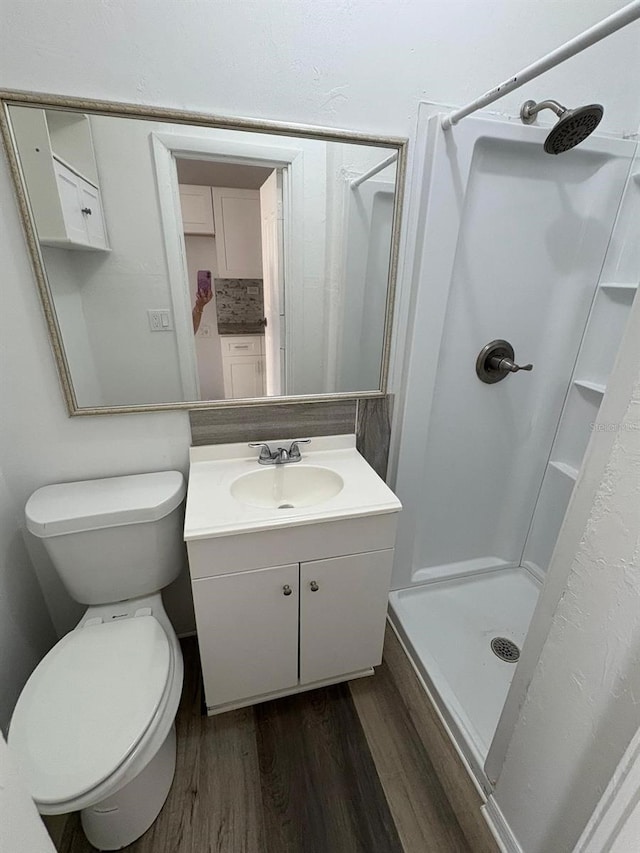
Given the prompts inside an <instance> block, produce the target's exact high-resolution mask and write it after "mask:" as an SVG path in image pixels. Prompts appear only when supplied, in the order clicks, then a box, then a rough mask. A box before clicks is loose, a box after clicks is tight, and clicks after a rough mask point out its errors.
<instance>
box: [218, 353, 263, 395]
mask: <svg viewBox="0 0 640 853" xmlns="http://www.w3.org/2000/svg"><path fill="white" fill-rule="evenodd" d="M263 364H264V356H263V355H225V356H224V357H223V359H222V373H223V377H224V395H225V397H226V399H228V400H238V399H240V398H242V397H263V396H264V378H263V377H264V369H263Z"/></svg>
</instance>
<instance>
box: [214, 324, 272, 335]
mask: <svg viewBox="0 0 640 853" xmlns="http://www.w3.org/2000/svg"><path fill="white" fill-rule="evenodd" d="M218 334H219V335H220V336H221V337H224V336H225V335H264V326H262V325H260V323H218Z"/></svg>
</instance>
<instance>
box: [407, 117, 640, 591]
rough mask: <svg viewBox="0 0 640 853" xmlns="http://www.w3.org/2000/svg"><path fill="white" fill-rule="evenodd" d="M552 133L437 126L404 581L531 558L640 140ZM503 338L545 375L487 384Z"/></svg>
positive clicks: (414, 350)
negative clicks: (549, 146)
mask: <svg viewBox="0 0 640 853" xmlns="http://www.w3.org/2000/svg"><path fill="white" fill-rule="evenodd" d="M545 135H546V131H545V130H544V129H543V128H525V127H523V126H522V125H520V124H515V123H508V122H503V121H494V120H489V119H478V118H474V119H465V121H464V122H461V124H460V125H459V126H458V127H456V128H454V129H453V130H452V131H451V132H450V133H449V134H447V135H446V136H445V135H443V134H439V133H438V134H436V140H435V152H434V156H433V160H432V165H431V169H430V171H429V187H428V203H427V204H428V207H427V212H426V222H425V230H424V239H423V242H422V244H421V245H420V247H419V255H420V257H419V258H418V259H417V262H418V269H419V274H418V275H419V280H418V282H417V284H418V297H417V302H416V310H415V319H414V323H415V326H414V338H413V341H412V344H411V356H410V366H409V375H408V385H407V394H406V400H407V402H406V408H405V414H404V423H403V429H404V435H403V445H402V447H401V451H400V457H399V465H398V478H397V483H396V487H397V491H398V493H399V495H400V497H401V499H402V500H403V503H404V504H405V507H406V508H407V510H408V512H405V513H403V515H404V519H403V520H402V521H401V531H400V535H399V539H400V543H399V545H400V547H399V548H398V549H397V550H398V560H397V565H396V568H395V573H394V588H402V587H407V586H409V585H410V584H412V583H415V582H424V581H427V580H431V579H435V578H441V577H445V576H448V575H449V576H450V575H458V574H465V573H467V572H470V571H475V570H485V569H488V568H493V567H500V566H504V567H507V566H517V565H520V563H521V561H522V556H523V549H524V547H525V542H526V539H527V534H528V531H529V528H530V525H531V520H532V516H533V513H534V509H535V506H536V501H537V498H538V494H539V491H540V487H541V484H542V480H543V477H544V474H545V469H546V467H547V462H548V459H549V454H550V451H551V446H552V443H553V440H554V435H555V433H556V429H557V426H558V421H559V418H560V415H561V412H562V407H563V403H564V401H565V397H566V395H567V391H568V388H569V386H570V383H571V377H572V373H573V369H574V364H575V361H576V357H577V354H578V350H579V347H580V342H581V339H582V335H583V332H584V329H585V324H586V322H587V318H588V316H589V310H590V307H591V304H592V301H593V298H594V293H595V291H596V287H597V284H598V280H599V275H600V271H601V268H602V264H603V260H604V258H605V253H606V250H607V245H608V242H609V239H610V235H611V231H612V228H613V223H614V221H615V217H616V213H617V210H618V207H619V204H620V199H621V196H622V193H623V189H624V186H625V181H626V178H627V175H628V171H629V164H630V158H631V156H632V154H633V151H634V147H635V146H634V143H632V142H629V141H624V140H619V139H618V140H613V139H601V138H594V137H591V139H590V140H588V141H587V142H585V143H584V144H583V145H582V146H581V147H580V148H579V149H575V150H574V151H572V152H570V153H567V154H566V155H563V156H561V157H557V158H556V157H552V156H549V155H547V154H545V153H544V151H543V149H542V142H543V140H544V137H545ZM495 338H506V339H507V340H509V341H510V342H511V343H512V344H513V346H514V348H515V352H516V360H517V361H518V362H519V363H521V364H524V363H528V362H532V363H533V365H534V368H533V371H532V372H531V373H518V374H514V375H512V376H509V377H507V378H506V379H505V380H503V381H502V382H500V383H497V384H494V385H487V384H485V383H482V382H481V381H480V380H479V379H478V377H477V376H476V373H475V362H476V358H477V355H478V353H479V351H480V349H481V348H482V347H483V346H484V345H485V344H486V343H488V342H489V341H491V340H493V339H495ZM563 512H564V510H563Z"/></svg>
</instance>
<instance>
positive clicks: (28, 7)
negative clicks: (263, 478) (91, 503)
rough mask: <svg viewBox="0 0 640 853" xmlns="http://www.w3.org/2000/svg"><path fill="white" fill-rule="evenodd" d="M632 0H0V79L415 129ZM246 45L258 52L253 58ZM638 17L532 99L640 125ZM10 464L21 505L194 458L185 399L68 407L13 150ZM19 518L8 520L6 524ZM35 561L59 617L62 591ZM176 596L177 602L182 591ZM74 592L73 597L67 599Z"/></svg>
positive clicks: (5, 341)
mask: <svg viewBox="0 0 640 853" xmlns="http://www.w3.org/2000/svg"><path fill="white" fill-rule="evenodd" d="M623 5H624V0H584V2H580V3H558V2H557V0H519V2H518V3H513V2H512V0H485V2H483V3H478V2H477V0H457V2H444V0H403V2H398V0H382V2H381V0H358V2H350V3H333V2H332V3H329V2H323V3H318V2H314V0H300V2H298V3H283V2H280V0H246V2H243V3H225V4H221V3H215V4H214V3H208V2H204V0H194V2H191V3H176V2H174V0H137V2H136V3H131V2H127V0H113V2H110V3H106V2H105V3H99V4H98V3H92V4H78V3H77V2H75V0H57V2H56V3H50V2H47V0H31V2H29V3H24V2H22V0H4V2H3V37H4V38H3V46H2V51H0V78H1V79H2V81H3V86H5V87H6V88H15V89H27V90H37V91H50V92H58V93H62V94H68V95H77V96H87V97H97V98H107V99H111V100H122V101H130V102H138V103H145V104H157V105H161V106H170V107H177V108H188V109H199V110H204V111H207V112H216V113H219V114H228V115H238V116H250V117H262V118H268V119H276V120H277V119H279V120H283V121H294V122H301V123H308V124H315V125H325V126H327V125H330V126H334V127H345V128H349V129H353V130H360V131H367V132H374V133H389V134H394V135H401V136H409V137H411V136H412V135H413V132H414V126H415V121H416V116H417V106H418V101H419V100H420V99H429V100H434V101H442V102H450V103H462V102H464V101H465V100H467V99H470V98H473V97H475V96H476V95H477V94H479V93H480V92H481V91H483V90H485V89H487V88H489V87H490V86H492V85H494V84H495V83H497V82H498V81H500V80H502V79H504V78H505V77H507V76H509V74H510V73H512V72H513V71H515V70H516V69H517V68H519V67H521V66H522V65H524V64H526V63H527V62H529V61H531V60H533V59H535V58H536V57H537V56H538V55H540V54H541V53H544V52H546V51H548V50H550V49H552V48H553V47H555V46H556V45H557V44H559V43H560V42H562V41H563V40H565V39H567V38H569V37H571V36H573V35H575V34H576V33H577V32H578V31H580V30H582V29H584V28H585V27H587V26H589V25H590V24H592V23H594V22H595V21H596V20H599V19H600V18H601V17H604V16H605V15H606V14H608V13H610V12H612V11H614V10H616V9H618V8H620V7H622V6H623ZM240 45H241V46H243V48H246V46H250V50H251V61H250V62H247V61H246V55H247V50H246V49H243V50H240V49H239V46H240ZM639 54H640V51H638V27H637V26H636V27H635V28H633V29H632V28H630V29H629V30H628V31H626V32H623V33H619V34H617V35H615V36H613V37H612V38H611V39H610V40H609V42H607V43H605V44H601V45H598V46H596V47H593V48H591V49H590V51H589V52H588V53H586V54H583V55H582V56H581V57H577V58H575V59H573V60H571V61H570V62H569V63H568V64H567V65H566V66H565V67H564V68H562V69H560V70H556V71H553V72H550V73H548V74H547V75H546V77H545V78H543V79H542V80H540V81H538V82H537V83H535V84H532V85H531V86H528V87H527V88H526V89H525V90H524V91H523V93H522V94H521V93H514V94H513V95H511V96H509V97H508V98H507V99H505V101H504V102H503V104H502V106H501V107H500V108H501V109H507V108H509V109H511V110H512V111H516V109H517V108H518V105H519V104H520V102H521V100H523V99H524V98H525V97H533V96H552V97H557V98H563V99H565V100H566V101H567V102H568V103H570V104H571V103H581V102H582V103H587V102H592V101H602V102H603V103H605V105H606V108H607V111H606V115H605V120H604V128H605V129H607V130H625V131H632V132H633V131H635V130H636V129H637V127H638V124H639V123H640V104H639V103H638V98H637V91H636V87H634V86H631V85H628V86H627V85H620V80H621V74H624V73H629V70H630V69H632V68H634V67H637V61H638V59H637V58H638V55H639ZM0 198H1V199H2V205H1V209H0V217H2V219H3V220H4V221H2V222H0V224H1V225H2V227H0V262H1V263H2V270H3V300H4V301H5V302H6V305H7V306H8V309H9V310H5V311H3V312H0V341H1V342H2V346H3V348H4V352H3V363H2V368H3V370H4V371H6V376H7V379H6V381H5V384H4V387H3V398H2V405H3V416H4V427H5V435H4V443H3V446H2V449H1V450H0V454H1V457H0V463H3V462H4V467H5V473H6V476H7V481H8V483H9V485H10V487H11V493H12V495H13V500H14V504H15V511H16V512H15V517H16V518H20V517H21V514H22V508H23V506H24V502H25V500H26V498H27V497H28V495H29V493H30V492H31V491H32V490H33V489H34V488H36V487H37V486H40V485H43V484H44V483H50V482H55V481H60V480H70V479H73V478H76V477H85V478H86V477H90V476H100V475H103V474H109V473H111V474H119V473H131V472H134V471H144V470H153V469H161V468H172V467H178V468H181V469H183V470H185V469H186V466H187V450H188V446H189V440H190V439H189V428H188V418H187V415H186V414H185V413H179V412H178V413H169V414H158V415H136V416H134V415H126V416H124V415H123V416H117V417H111V418H108V417H93V418H74V419H71V420H70V419H68V418H67V416H66V413H65V410H64V406H63V402H62V398H61V395H60V392H59V388H58V380H57V376H56V372H55V369H54V365H53V360H52V358H51V352H50V347H49V343H48V340H47V336H46V329H45V324H44V319H43V316H42V310H41V308H40V305H39V302H38V299H37V295H36V290H35V286H34V283H33V273H32V271H31V269H30V266H29V263H28V258H27V253H26V248H25V243H24V238H23V236H22V233H21V229H20V225H19V220H18V214H17V208H16V205H15V203H14V202H13V201H12V188H11V185H10V182H9V177H8V172H7V168H6V164H5V162H4V161H3V162H2V163H1V164H0ZM16 524H17V522H16ZM37 569H38V572H39V575H40V577H41V580H42V583H43V587H44V588H45V596H46V598H47V602H48V604H49V607H50V609H51V610H52V612H53V614H54V620H55V622H56V624H57V627H58V629H59V630H62V629H63V628H64V627H65V626H66V625H68V624H69V621H70V618H69V613H68V609H67V608H68V599H67V598H65V596H64V594H63V593H62V592H61V591H60V590H57V589H56V588H55V580H54V579H52V574H51V568H50V566H48V565H47V563H46V561H45V560H44V559H43V558H42V555H39V556H38V559H37ZM181 601H184V599H181ZM65 602H66V603H65Z"/></svg>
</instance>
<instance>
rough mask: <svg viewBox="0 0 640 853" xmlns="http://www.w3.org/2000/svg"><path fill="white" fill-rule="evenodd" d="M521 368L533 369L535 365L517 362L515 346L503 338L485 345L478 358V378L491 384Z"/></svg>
mask: <svg viewBox="0 0 640 853" xmlns="http://www.w3.org/2000/svg"><path fill="white" fill-rule="evenodd" d="M519 370H533V365H532V364H516V362H515V352H514V350H513V347H512V346H511V344H510V343H509V341H505V340H503V339H502V338H500V339H498V340H495V341H490V342H489V343H488V344H486V345H485V346H483V347H482V349H481V350H480V352H479V354H478V358H477V360H476V373H477V375H478V379H480V380H481V381H482V382H486V383H487V384H489V385H493V383H494V382H500V381H501V380H502V379H506V378H507V376H509V374H510V373H517V372H518V371H519Z"/></svg>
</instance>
